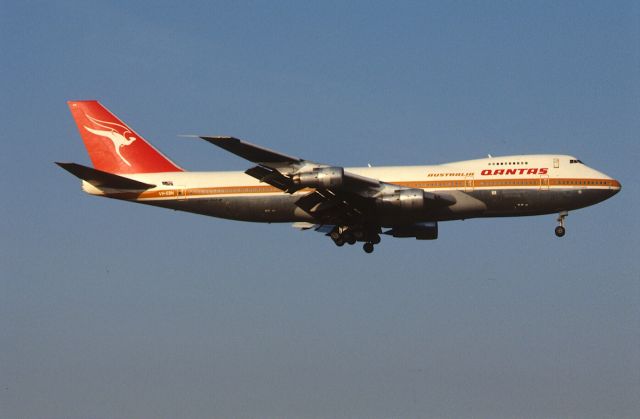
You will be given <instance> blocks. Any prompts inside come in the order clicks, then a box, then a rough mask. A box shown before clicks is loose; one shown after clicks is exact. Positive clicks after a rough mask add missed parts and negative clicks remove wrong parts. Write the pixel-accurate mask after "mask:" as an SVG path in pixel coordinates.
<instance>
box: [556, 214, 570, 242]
mask: <svg viewBox="0 0 640 419" xmlns="http://www.w3.org/2000/svg"><path fill="white" fill-rule="evenodd" d="M568 215H569V213H568V212H567V211H562V212H560V214H558V223H559V224H560V225H559V226H558V227H556V230H555V233H556V236H558V237H563V236H564V235H565V234H566V232H567V230H566V229H565V228H564V219H565V218H567V216H568Z"/></svg>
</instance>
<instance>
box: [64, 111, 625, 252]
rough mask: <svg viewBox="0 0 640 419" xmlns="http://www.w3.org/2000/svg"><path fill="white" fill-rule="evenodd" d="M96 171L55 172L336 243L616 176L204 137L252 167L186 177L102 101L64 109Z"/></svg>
mask: <svg viewBox="0 0 640 419" xmlns="http://www.w3.org/2000/svg"><path fill="white" fill-rule="evenodd" d="M68 105H69V108H70V110H71V114H72V116H73V118H74V120H75V122H76V124H77V127H78V130H79V131H80V136H81V138H82V140H83V142H84V145H85V146H86V149H87V151H88V153H89V157H90V159H91V161H92V163H93V168H92V167H88V166H84V165H81V164H77V163H61V162H56V164H57V165H59V166H60V167H62V168H63V169H65V170H67V171H68V172H70V173H71V174H73V175H75V176H77V177H78V178H80V179H81V180H82V189H83V190H84V191H85V192H86V193H88V194H91V195H97V196H102V197H107V198H114V199H120V200H125V201H130V202H135V203H139V204H147V205H153V206H157V207H163V208H169V209H173V210H178V211H186V212H192V213H196V214H202V215H208V216H213V217H220V218H226V219H232V220H240V221H253V222H265V223H293V226H294V227H296V228H299V229H301V230H310V229H312V230H315V231H318V232H320V233H323V234H325V235H326V236H328V237H330V238H331V239H332V240H333V242H334V243H335V244H336V245H337V246H343V245H344V244H345V243H346V244H355V243H356V242H361V243H364V245H363V248H364V251H365V252H366V253H371V252H373V250H374V245H376V244H378V243H380V240H381V235H388V236H392V237H399V238H415V239H417V240H434V239H437V238H438V222H441V221H451V220H464V219H470V218H479V217H517V216H531V215H543V214H553V213H557V214H558V218H557V222H558V225H557V227H556V228H555V234H556V236H558V237H563V236H564V235H565V232H566V229H565V218H566V217H567V215H568V213H569V211H572V210H576V209H579V208H583V207H587V206H590V205H594V204H597V203H599V202H601V201H604V200H606V199H608V198H610V197H612V196H613V195H615V194H616V193H618V192H619V191H620V189H621V184H620V182H618V181H617V180H615V179H613V178H611V177H609V176H607V175H605V174H604V173H602V172H599V171H597V170H595V169H592V168H590V167H588V166H587V165H585V164H584V163H583V162H582V161H581V160H579V159H577V158H576V157H573V156H568V155H555V154H549V155H519V156H503V157H492V156H491V155H489V156H488V157H487V158H483V159H476V160H468V161H460V162H454V163H445V164H439V165H432V166H394V167H353V168H343V167H339V166H332V165H327V164H322V163H316V162H313V161H311V160H305V159H302V158H299V157H294V156H290V155H287V154H282V153H279V152H276V151H272V150H269V149H267V148H263V147H260V146H257V145H253V144H250V143H248V142H246V141H242V140H240V139H237V138H235V137H223V136H201V137H200V138H202V139H203V140H205V141H207V142H209V143H211V144H213V145H215V146H218V147H220V148H222V149H224V150H226V151H229V152H231V153H233V154H236V155H237V156H240V157H242V158H244V159H246V160H248V161H249V162H251V163H252V165H251V166H252V167H250V168H249V169H247V170H245V171H244V172H228V171H227V172H189V171H186V170H184V169H183V168H181V167H180V166H178V165H177V164H175V163H174V162H172V161H171V160H170V159H169V158H168V157H166V156H165V155H164V154H162V153H161V152H160V151H158V150H157V149H156V148H155V147H153V146H152V145H151V144H150V143H149V142H147V141H146V140H145V139H144V138H143V137H142V136H140V135H139V134H137V133H136V132H135V131H134V130H133V129H131V128H130V127H129V126H128V125H126V124H125V123H124V122H122V121H121V120H120V119H118V118H117V117H116V116H115V115H114V114H112V113H111V112H110V111H109V110H107V109H106V108H105V107H104V106H102V105H101V104H100V103H99V102H98V101H95V100H89V101H69V102H68Z"/></svg>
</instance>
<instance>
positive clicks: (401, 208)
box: [376, 189, 425, 214]
mask: <svg viewBox="0 0 640 419" xmlns="http://www.w3.org/2000/svg"><path fill="white" fill-rule="evenodd" d="M376 204H377V206H378V210H379V211H380V212H382V213H386V214H396V213H405V214H407V213H420V212H422V211H423V210H424V208H425V199H424V191H423V190H422V189H400V190H398V191H395V192H392V193H388V194H384V195H382V196H380V197H378V200H377V202H376Z"/></svg>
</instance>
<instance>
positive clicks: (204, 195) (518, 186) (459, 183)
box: [83, 155, 620, 225]
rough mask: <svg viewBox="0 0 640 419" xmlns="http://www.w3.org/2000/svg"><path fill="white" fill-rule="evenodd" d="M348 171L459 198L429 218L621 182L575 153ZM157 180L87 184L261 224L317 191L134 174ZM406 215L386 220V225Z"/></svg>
mask: <svg viewBox="0 0 640 419" xmlns="http://www.w3.org/2000/svg"><path fill="white" fill-rule="evenodd" d="M345 171H347V172H350V173H354V174H357V175H361V176H365V177H368V178H373V179H378V180H381V181H384V182H388V183H393V184H397V185H401V186H405V187H411V188H417V189H423V190H425V191H428V192H437V193H446V194H447V195H450V196H452V197H453V198H454V199H455V201H456V203H455V204H454V205H452V206H450V207H447V208H446V209H443V210H442V211H433V212H430V213H428V214H425V215H424V219H425V220H433V221H438V220H452V219H464V218H472V217H496V216H520V215H537V214H548V213H554V212H559V211H568V210H573V209H577V208H582V207H585V206H588V205H593V204H595V203H597V202H600V201H602V200H604V199H607V198H609V197H611V196H612V195H614V194H615V193H617V192H618V191H619V190H620V183H619V182H618V181H616V180H614V179H613V178H611V177H609V176H607V175H605V174H604V173H601V172H599V171H597V170H594V169H592V168H590V167H588V166H586V165H584V164H582V163H581V162H580V161H579V160H577V159H576V158H575V157H572V156H566V155H522V156H506V157H493V158H486V159H478V160H468V161H460V162H454V163H446V164H440V165H433V166H394V167H355V168H345ZM127 176H128V177H129V178H131V179H135V180H138V181H141V182H145V183H150V184H154V185H157V186H156V187H154V188H152V189H149V190H146V191H141V192H140V193H132V192H130V191H129V192H125V191H119V190H103V189H99V188H96V187H94V186H92V185H91V184H89V183H87V182H83V189H84V190H85V191H86V192H88V193H90V194H94V195H101V196H107V197H111V198H118V199H125V200H131V201H135V202H138V203H144V204H149V205H155V206H161V207H166V208H172V209H176V210H183V211H189V212H194V213H199V214H205V215H211V216H216V217H223V218H230V219H236V220H245V221H259V222H296V221H310V222H313V221H314V218H313V217H312V216H311V215H310V214H308V213H306V212H305V211H303V210H301V209H300V208H298V207H297V206H296V205H295V201H296V200H297V199H299V198H300V196H302V195H304V194H306V193H308V192H309V191H310V189H304V190H301V191H297V192H296V193H294V194H289V193H285V192H282V191H280V190H278V189H276V188H275V187H272V186H270V185H268V184H264V183H260V182H259V181H258V180H256V179H254V178H253V177H251V176H248V175H246V174H245V173H243V172H163V173H145V174H135V175H131V174H130V175H127ZM402 223H403V220H393V219H391V220H389V219H385V220H382V221H381V224H382V225H394V224H402Z"/></svg>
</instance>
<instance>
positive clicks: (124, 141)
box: [84, 114, 136, 166]
mask: <svg viewBox="0 0 640 419" xmlns="http://www.w3.org/2000/svg"><path fill="white" fill-rule="evenodd" d="M85 116H86V117H87V118H88V119H89V120H90V121H91V122H93V123H94V124H95V125H97V126H99V127H101V128H106V129H105V130H100V129H93V128H89V127H88V126H86V125H85V126H84V129H86V130H87V131H89V132H90V133H92V134H95V135H99V136H100V137H105V138H108V139H110V140H111V142H112V143H113V147H114V148H115V150H116V154H117V155H118V157H120V158H121V159H122V161H123V162H124V163H125V164H126V165H127V166H131V163H129V162H128V161H127V159H125V158H124V157H123V156H122V154H121V153H120V148H121V147H126V146H129V145H131V143H133V142H134V141H135V140H136V137H133V136H130V135H129V134H131V130H130V129H129V128H127V127H125V126H124V125H120V124H116V123H114V122H106V121H100V120H99V119H95V118H93V117H91V116H90V115H87V114H85Z"/></svg>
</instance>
